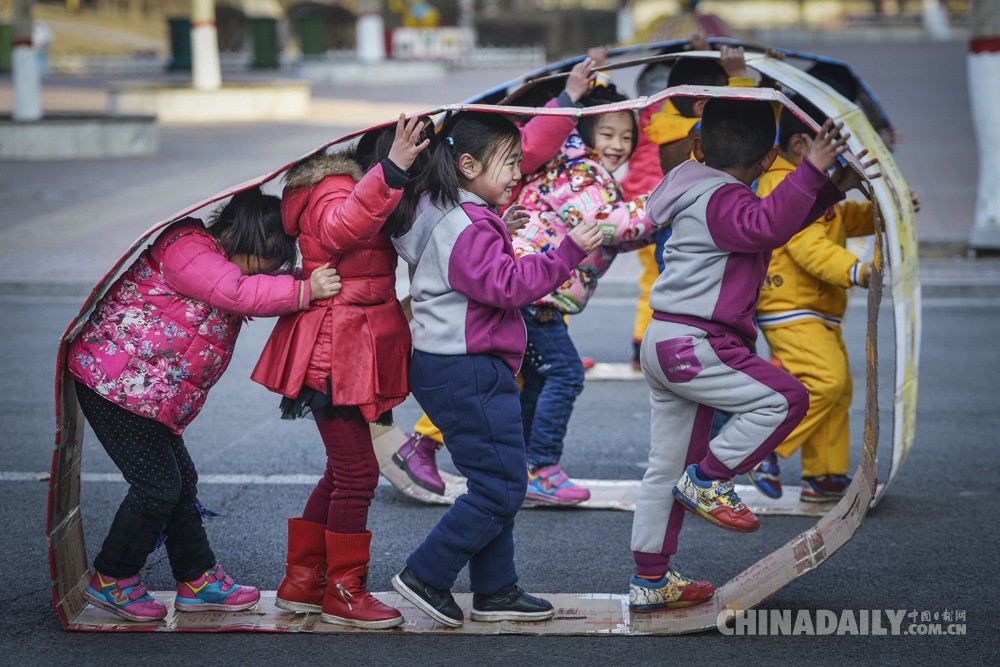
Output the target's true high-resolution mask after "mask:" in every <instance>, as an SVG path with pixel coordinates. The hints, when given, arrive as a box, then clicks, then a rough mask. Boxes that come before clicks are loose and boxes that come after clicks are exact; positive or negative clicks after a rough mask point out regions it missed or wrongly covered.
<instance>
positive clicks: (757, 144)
mask: <svg viewBox="0 0 1000 667" xmlns="http://www.w3.org/2000/svg"><path fill="white" fill-rule="evenodd" d="M840 127H841V126H840V125H838V126H836V127H833V126H832V123H831V122H830V121H827V123H826V124H825V125H824V129H823V131H822V132H821V133H820V134H819V136H818V137H817V139H816V141H815V142H813V145H812V146H811V147H810V149H809V152H808V154H807V155H806V159H805V160H804V161H803V164H802V165H801V166H800V167H799V168H798V169H797V170H796V171H795V173H794V174H792V175H790V176H789V177H788V178H787V179H786V180H785V181H784V182H783V183H782V184H781V185H779V186H778V187H777V188H775V190H774V192H773V193H772V194H771V195H770V196H768V197H766V198H764V199H759V198H758V197H757V196H755V195H754V193H753V191H752V190H750V187H749V185H750V183H752V182H753V181H754V180H755V179H756V178H758V177H759V176H760V175H761V174H763V173H764V172H765V171H766V170H767V168H768V167H770V165H771V163H772V162H773V161H774V157H775V152H776V149H774V148H773V146H774V136H775V119H774V108H773V107H772V106H771V104H769V103H766V102H747V101H738V100H724V99H713V100H710V101H709V102H708V103H707V104H706V105H705V109H704V113H703V116H702V126H701V135H700V137H699V138H696V139H694V141H693V142H692V147H693V149H694V154H695V157H696V158H697V159H698V160H699V161H701V160H703V161H704V164H700V163H699V162H695V161H693V160H689V161H686V162H684V163H682V164H681V165H680V166H678V167H677V168H676V169H674V170H672V171H671V172H670V173H669V174H667V177H666V178H665V179H664V180H663V182H662V183H661V184H660V185H659V186H657V188H656V189H655V190H654V191H653V193H652V194H651V195H650V198H649V202H648V204H647V210H648V212H649V215H650V217H651V219H653V220H668V219H669V220H672V221H673V222H672V226H673V235H672V236H671V238H670V240H669V241H667V245H666V250H665V261H666V264H667V266H668V270H667V271H665V272H664V273H663V274H662V275H661V276H660V277H659V278H658V279H657V281H656V283H655V284H654V285H653V289H652V292H651V295H650V306H651V307H652V308H653V311H654V314H653V322H652V323H651V324H650V326H649V329H648V330H647V331H646V335H645V337H644V338H643V341H642V356H641V359H642V369H643V375H645V377H646V381H647V382H648V383H649V386H650V402H651V404H652V415H651V429H650V431H651V439H650V456H649V468H648V469H647V471H646V474H645V475H644V476H643V480H642V486H641V487H640V491H639V498H638V500H637V501H636V509H635V516H634V519H633V524H632V550H633V552H634V558H635V565H636V574H635V576H633V577H632V579H631V582H630V590H629V606H630V608H631V609H633V610H634V611H652V610H656V609H665V608H669V607H679V606H687V605H691V604H698V603H700V602H704V601H705V600H707V599H709V598H710V597H711V596H712V595H713V592H714V591H713V588H712V585H711V584H710V583H708V582H705V581H692V580H691V579H688V578H687V577H684V576H683V575H681V574H680V573H678V572H677V571H676V570H674V569H671V567H670V564H669V560H670V556H671V555H673V554H674V553H675V552H676V550H677V536H678V533H679V532H680V528H681V523H682V519H683V516H684V511H685V510H688V511H692V512H695V513H696V514H698V515H699V516H701V517H703V518H705V519H707V520H708V521H710V522H712V523H715V524H716V525H719V526H722V527H725V528H728V529H730V530H735V531H740V532H750V531H754V530H757V528H758V527H759V522H758V520H757V517H755V516H754V515H753V513H752V512H751V511H750V510H749V509H748V508H747V507H746V506H745V505H744V504H743V502H742V501H741V500H740V498H739V496H737V495H736V492H735V490H734V488H733V483H732V480H731V478H732V476H733V475H736V474H741V473H745V472H747V471H749V470H750V469H752V468H753V467H754V466H755V465H756V464H757V463H758V462H759V461H760V460H762V459H763V458H764V457H765V456H767V455H768V454H769V453H770V452H771V451H772V450H773V449H774V448H775V447H776V446H777V445H778V443H780V442H781V441H782V440H783V439H784V438H785V436H787V435H788V433H790V432H791V431H792V429H793V428H794V427H795V425H796V424H798V422H799V421H801V419H802V417H803V416H804V415H805V411H806V407H807V405H808V400H809V397H808V393H807V392H806V389H805V387H803V386H802V383H800V382H799V381H798V380H796V379H795V378H793V377H792V376H791V375H789V374H788V373H785V372H784V371H782V370H781V369H779V368H777V367H776V366H774V365H773V364H771V363H770V362H768V361H765V360H763V359H761V358H760V357H758V356H756V355H755V354H753V353H752V352H751V351H750V349H749V348H750V346H751V345H752V344H753V342H754V338H755V337H756V329H755V327H754V325H753V321H752V317H753V314H754V311H755V309H756V305H757V294H758V292H759V290H760V285H761V283H762V282H763V280H764V275H765V271H766V269H767V263H768V260H769V259H770V254H771V250H772V249H774V248H777V247H780V246H781V245H783V244H784V243H786V242H787V241H788V239H790V238H791V237H792V236H793V235H794V234H795V233H797V232H798V231H799V230H801V229H803V228H804V227H805V226H806V225H807V224H809V222H810V221H812V220H814V219H815V218H816V216H817V215H818V214H819V213H820V212H821V211H823V210H825V209H826V208H827V207H828V206H830V205H831V204H833V203H834V202H836V201H838V200H839V199H842V198H843V194H842V193H841V191H840V190H839V189H838V187H837V185H836V184H841V185H844V184H848V183H850V179H849V178H848V177H847V176H846V175H845V174H844V169H843V168H840V167H838V169H837V170H836V171H835V172H834V176H833V180H832V181H831V179H830V178H828V177H827V176H826V173H825V172H826V170H827V169H828V168H830V167H831V166H832V165H833V164H834V163H835V161H836V158H837V156H838V155H839V154H841V153H843V152H844V150H846V149H845V142H846V139H847V136H846V135H845V136H841V135H840ZM716 409H723V410H726V411H728V412H732V413H733V414H734V417H733V419H732V420H730V421H729V422H728V424H727V425H726V426H725V427H724V428H723V429H722V431H721V432H720V433H719V435H718V436H717V437H716V438H714V439H712V441H711V443H709V437H708V433H709V427H710V424H711V422H712V414H713V412H714V411H715V410H716ZM678 477H679V478H680V481H678Z"/></svg>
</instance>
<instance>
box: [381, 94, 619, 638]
mask: <svg viewBox="0 0 1000 667" xmlns="http://www.w3.org/2000/svg"><path fill="white" fill-rule="evenodd" d="M439 137H440V139H439V142H438V145H437V146H435V147H434V148H433V149H432V151H433V152H432V154H431V157H430V164H429V165H428V167H427V168H426V169H425V170H424V172H423V175H422V176H421V179H420V180H419V181H418V183H417V190H418V192H420V193H421V196H420V199H419V201H418V204H417V210H416V216H415V219H414V221H413V223H412V225H411V226H410V229H409V231H407V232H406V233H405V234H403V235H401V236H399V237H396V238H394V239H393V245H394V246H395V247H396V250H397V251H398V252H399V255H400V257H402V258H403V259H405V260H406V262H407V263H408V264H409V266H410V296H411V297H412V307H413V321H412V322H411V323H410V328H411V331H412V333H413V355H412V358H411V361H410V390H411V391H412V392H413V395H414V397H415V398H416V399H417V401H418V402H419V403H420V406H421V407H422V408H423V409H424V410H426V411H427V415H428V416H429V417H430V418H431V420H432V421H433V422H434V423H435V424H436V425H438V426H439V427H440V428H441V432H442V433H443V434H444V441H445V446H446V447H447V448H448V451H449V452H450V453H451V456H452V460H453V462H454V463H455V466H456V467H457V468H458V469H459V471H460V472H461V473H462V474H463V475H465V476H466V478H467V479H468V492H467V493H466V494H464V495H462V496H461V497H459V498H458V499H457V500H456V501H455V504H454V505H452V506H451V508H449V509H448V511H447V512H446V513H445V514H444V516H443V517H442V518H441V520H440V521H439V522H438V524H437V525H436V526H435V527H434V528H433V529H432V530H431V532H430V534H429V535H428V536H427V538H426V539H425V540H424V542H423V544H421V545H420V546H419V547H418V548H417V549H416V550H415V551H414V552H413V553H412V554H410V557H409V558H407V560H406V567H404V568H403V571H402V572H400V573H399V574H397V575H396V576H395V577H394V578H393V581H392V585H393V588H395V589H396V590H397V591H398V592H399V593H400V595H402V596H403V597H405V598H406V599H407V600H409V601H410V602H412V603H413V604H414V605H416V606H417V607H418V608H419V609H421V610H422V611H424V612H425V613H426V614H428V615H429V616H430V617H431V618H433V619H434V620H436V621H438V622H439V623H442V624H444V625H447V626H450V627H459V626H461V625H462V623H463V622H464V617H465V615H464V613H463V611H462V609H461V608H460V607H459V606H458V604H456V602H455V599H454V598H453V597H452V595H451V591H450V589H451V587H452V585H454V583H455V579H456V577H457V576H458V573H459V571H460V570H461V569H462V568H463V567H465V565H466V563H468V565H469V582H470V587H471V588H472V592H473V597H472V619H473V620H475V621H506V620H513V621H542V620H546V619H549V618H551V617H552V615H553V613H554V611H553V608H552V605H551V604H550V603H549V602H547V601H545V600H542V599H540V598H537V597H534V596H532V595H529V594H528V593H525V592H524V591H523V590H522V589H521V588H520V587H519V586H518V585H517V581H518V577H517V571H516V569H515V567H514V533H513V531H514V517H515V516H516V515H517V512H518V510H519V509H520V507H521V502H522V501H523V500H524V493H525V488H526V485H527V475H526V470H527V464H526V461H525V455H524V434H523V432H522V430H521V419H520V416H521V409H520V404H519V401H518V388H517V382H516V380H515V379H514V375H515V373H517V371H518V369H519V368H520V366H521V361H522V358H523V356H524V349H525V328H524V323H523V321H522V319H521V313H520V311H519V308H521V307H522V306H525V305H526V304H529V303H532V302H533V301H535V300H536V299H539V298H541V297H542V296H544V295H545V294H547V293H548V292H550V291H551V290H553V289H555V288H556V287H557V286H559V285H561V284H562V283H563V282H565V281H566V280H567V279H568V278H569V277H570V272H571V271H572V270H573V268H574V267H576V265H577V264H579V263H580V262H581V261H582V260H583V259H584V258H585V257H586V256H587V254H588V253H590V252H591V251H592V250H593V249H594V248H596V247H597V246H598V244H599V243H600V242H601V231H600V229H599V228H598V227H597V225H596V224H595V223H594V221H591V222H589V223H584V224H581V225H579V226H577V227H575V228H574V229H573V230H572V231H571V232H570V233H569V234H568V235H567V237H566V238H564V239H563V240H562V242H561V243H560V244H559V245H558V247H556V248H554V249H553V250H552V251H551V252H544V253H538V254H533V255H532V256H530V257H526V258H524V259H522V260H518V261H517V263H516V264H515V259H514V248H513V246H512V245H511V238H510V233H509V232H508V231H507V224H506V223H505V221H504V220H503V219H501V218H500V217H499V216H498V215H497V214H496V212H495V209H496V208H497V207H500V206H504V205H506V204H508V203H509V202H510V199H511V192H512V189H513V188H514V186H515V185H516V184H517V182H518V181H519V180H520V178H521V169H520V162H521V133H520V131H519V130H518V128H517V126H516V125H514V123H512V122H511V121H510V120H508V119H507V118H505V117H503V116H501V115H498V114H489V113H476V112H465V113H459V114H456V115H455V116H453V117H452V118H450V119H448V120H447V121H446V122H445V123H444V124H443V126H442V128H441V130H440V132H439Z"/></svg>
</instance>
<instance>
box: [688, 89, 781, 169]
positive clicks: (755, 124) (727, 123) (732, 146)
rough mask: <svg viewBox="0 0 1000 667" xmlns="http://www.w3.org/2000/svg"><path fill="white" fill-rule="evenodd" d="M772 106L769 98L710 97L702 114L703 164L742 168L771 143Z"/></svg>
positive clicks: (765, 152) (759, 155) (713, 166)
mask: <svg viewBox="0 0 1000 667" xmlns="http://www.w3.org/2000/svg"><path fill="white" fill-rule="evenodd" d="M774 130H775V126H774V107H773V106H771V103H770V102H757V101H750V100H727V99H721V98H713V99H710V100H709V101H708V102H707V103H706V104H705V110H704V112H703V113H702V116H701V146H702V149H703V150H704V151H705V164H707V165H708V166H709V167H712V168H714V169H727V168H734V169H744V168H746V167H750V166H752V165H753V164H755V163H756V162H758V161H760V160H761V159H762V158H763V157H764V156H765V155H767V152H768V151H769V150H771V148H772V147H773V146H774Z"/></svg>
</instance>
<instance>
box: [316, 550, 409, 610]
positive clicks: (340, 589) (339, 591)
mask: <svg viewBox="0 0 1000 667" xmlns="http://www.w3.org/2000/svg"><path fill="white" fill-rule="evenodd" d="M371 542H372V534H371V531H365V532H363V533H354V534H344V533H333V532H330V531H326V553H327V554H328V559H327V566H326V595H324V596H323V615H322V616H321V618H322V619H323V622H324V623H335V624H337V625H349V626H352V627H355V628H368V629H370V630H381V629H383V628H393V627H395V626H397V625H399V624H401V623H402V622H403V615H402V614H400V613H399V610H397V609H393V608H392V607H390V606H388V605H384V604H382V603H381V602H379V601H378V600H376V599H375V598H374V597H372V594H371V593H369V592H368V561H369V559H370V553H369V547H370V546H371Z"/></svg>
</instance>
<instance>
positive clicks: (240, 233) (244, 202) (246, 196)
mask: <svg viewBox="0 0 1000 667" xmlns="http://www.w3.org/2000/svg"><path fill="white" fill-rule="evenodd" d="M208 232H209V234H211V235H212V236H213V237H214V238H216V239H217V240H218V241H219V243H220V244H221V245H222V249H223V250H224V251H225V253H226V256H227V257H229V258H230V259H232V258H233V257H235V256H236V255H250V256H254V257H259V258H260V259H261V260H262V261H264V262H267V264H268V265H270V266H276V267H277V270H279V271H290V270H291V269H292V268H293V267H294V266H295V261H296V259H297V258H298V255H297V252H296V249H295V239H294V238H292V237H291V236H289V235H288V234H286V233H285V229H284V227H283V226H282V224H281V199H280V198H278V197H275V196H274V195H265V194H264V193H263V192H261V190H260V187H259V186H257V187H252V188H250V189H249V190H244V191H243V192H239V193H237V194H235V195H233V196H232V198H231V199H230V200H229V201H228V202H227V203H226V204H225V205H223V206H220V207H219V208H218V209H216V211H215V212H214V213H213V214H212V216H211V217H210V218H209V221H208Z"/></svg>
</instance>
